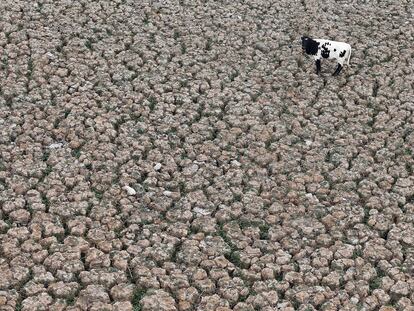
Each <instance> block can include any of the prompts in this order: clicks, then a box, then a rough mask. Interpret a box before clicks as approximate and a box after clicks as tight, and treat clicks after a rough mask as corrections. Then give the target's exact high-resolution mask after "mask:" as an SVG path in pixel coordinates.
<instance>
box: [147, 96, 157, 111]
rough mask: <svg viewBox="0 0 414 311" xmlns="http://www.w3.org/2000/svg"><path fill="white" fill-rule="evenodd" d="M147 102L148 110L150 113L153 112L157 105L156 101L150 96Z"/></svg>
mask: <svg viewBox="0 0 414 311" xmlns="http://www.w3.org/2000/svg"><path fill="white" fill-rule="evenodd" d="M148 102H149V104H148V107H149V109H150V110H151V111H154V109H155V106H156V105H157V103H158V101H157V99H156V98H155V97H154V96H152V95H151V96H150V97H148Z"/></svg>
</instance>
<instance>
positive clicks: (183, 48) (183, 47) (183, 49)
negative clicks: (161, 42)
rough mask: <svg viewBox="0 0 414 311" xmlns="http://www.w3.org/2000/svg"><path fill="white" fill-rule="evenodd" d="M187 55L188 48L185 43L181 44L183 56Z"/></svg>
mask: <svg viewBox="0 0 414 311" xmlns="http://www.w3.org/2000/svg"><path fill="white" fill-rule="evenodd" d="M185 53H187V46H186V45H185V43H184V42H181V54H185Z"/></svg>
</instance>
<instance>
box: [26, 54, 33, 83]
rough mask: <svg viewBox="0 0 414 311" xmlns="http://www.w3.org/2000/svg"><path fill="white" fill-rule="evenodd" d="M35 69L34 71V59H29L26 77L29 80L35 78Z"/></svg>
mask: <svg viewBox="0 0 414 311" xmlns="http://www.w3.org/2000/svg"><path fill="white" fill-rule="evenodd" d="M33 69H34V65H33V59H32V58H31V57H29V60H28V61H27V75H26V76H27V79H28V80H31V79H32V77H33Z"/></svg>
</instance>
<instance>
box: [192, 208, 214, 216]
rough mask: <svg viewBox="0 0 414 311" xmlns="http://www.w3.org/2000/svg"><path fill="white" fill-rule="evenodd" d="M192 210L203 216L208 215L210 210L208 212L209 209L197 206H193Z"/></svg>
mask: <svg viewBox="0 0 414 311" xmlns="http://www.w3.org/2000/svg"><path fill="white" fill-rule="evenodd" d="M193 211H194V212H196V213H198V214H201V215H203V216H207V215H210V212H209V211H207V210H205V209H202V208H199V207H195V208H194V209H193Z"/></svg>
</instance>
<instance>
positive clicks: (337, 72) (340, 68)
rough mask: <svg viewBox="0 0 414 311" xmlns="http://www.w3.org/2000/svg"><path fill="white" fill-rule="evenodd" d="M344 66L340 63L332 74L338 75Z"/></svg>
mask: <svg viewBox="0 0 414 311" xmlns="http://www.w3.org/2000/svg"><path fill="white" fill-rule="evenodd" d="M342 68H343V66H342V65H341V64H338V67H336V70H335V72H334V73H333V74H332V75H333V76H337V75H339V73H340V72H341V70H342Z"/></svg>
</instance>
